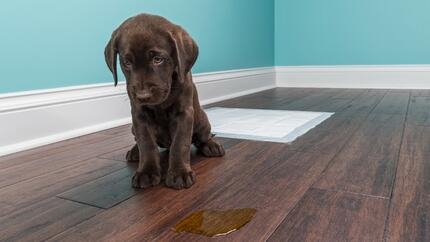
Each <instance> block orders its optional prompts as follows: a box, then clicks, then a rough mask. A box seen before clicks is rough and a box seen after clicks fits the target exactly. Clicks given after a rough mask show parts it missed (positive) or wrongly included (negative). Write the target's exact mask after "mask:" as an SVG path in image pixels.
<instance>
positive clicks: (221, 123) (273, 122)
mask: <svg viewBox="0 0 430 242" xmlns="http://www.w3.org/2000/svg"><path fill="white" fill-rule="evenodd" d="M205 112H206V114H207V116H208V118H209V121H210V123H211V126H212V132H213V133H214V134H216V135H217V136H219V137H226V138H237V139H250V140H261V141H272V142H280V143H289V142H292V141H294V140H295V139H296V138H297V137H299V136H301V135H303V134H305V133H306V132H308V131H309V130H311V129H312V128H314V127H315V126H317V125H318V124H320V123H321V122H323V121H324V120H326V119H328V118H329V117H330V116H331V115H333V113H322V112H302V111H286V110H267V109H244V108H219V107H215V108H210V109H206V110H205Z"/></svg>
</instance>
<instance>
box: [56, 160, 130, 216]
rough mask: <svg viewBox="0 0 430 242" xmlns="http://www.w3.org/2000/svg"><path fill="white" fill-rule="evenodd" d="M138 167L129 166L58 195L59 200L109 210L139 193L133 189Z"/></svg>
mask: <svg viewBox="0 0 430 242" xmlns="http://www.w3.org/2000/svg"><path fill="white" fill-rule="evenodd" d="M135 170H136V167H133V166H128V167H126V168H123V169H121V170H118V171H115V172H112V173H110V174H108V175H106V176H103V177H100V178H98V179H95V180H93V181H91V182H88V183H85V184H83V185H81V186H78V187H75V188H72V189H71V190H68V191H66V192H64V193H61V194H59V195H57V197H59V198H63V199H67V200H71V201H75V202H79V203H83V204H88V205H91V206H94V207H98V208H104V209H108V208H111V207H113V206H115V205H117V204H118V203H120V202H123V201H125V200H127V199H128V198H130V197H132V196H134V195H136V194H137V193H138V190H137V189H133V188H132V187H131V178H132V176H133V174H134V172H135Z"/></svg>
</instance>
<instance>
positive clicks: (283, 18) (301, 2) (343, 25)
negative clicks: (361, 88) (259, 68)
mask: <svg viewBox="0 0 430 242" xmlns="http://www.w3.org/2000/svg"><path fill="white" fill-rule="evenodd" d="M429 24H430V1H429V0H275V49H276V51H275V64H276V65H355V64H366V65H372V64H429V63H430V26H429Z"/></svg>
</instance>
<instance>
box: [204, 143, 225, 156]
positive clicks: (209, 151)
mask: <svg viewBox="0 0 430 242" xmlns="http://www.w3.org/2000/svg"><path fill="white" fill-rule="evenodd" d="M200 151H201V152H202V153H203V155H204V156H207V157H220V156H224V155H225V150H224V147H223V146H222V145H221V144H219V143H218V142H216V141H214V140H213V139H211V140H209V141H208V142H207V143H206V144H203V145H202V146H201V147H200Z"/></svg>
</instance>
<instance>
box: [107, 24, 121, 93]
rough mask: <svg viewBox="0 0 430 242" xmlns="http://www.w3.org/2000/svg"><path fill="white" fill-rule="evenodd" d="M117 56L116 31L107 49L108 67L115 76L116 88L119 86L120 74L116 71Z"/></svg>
mask: <svg viewBox="0 0 430 242" xmlns="http://www.w3.org/2000/svg"><path fill="white" fill-rule="evenodd" d="M117 55H118V48H117V31H115V32H113V33H112V36H111V39H110V40H109V42H108V43H107V45H106V48H105V61H106V64H107V66H108V67H109V70H110V71H111V72H112V74H113V79H114V81H115V86H116V85H117V84H118V73H117V70H116V61H117Z"/></svg>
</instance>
